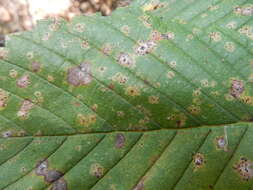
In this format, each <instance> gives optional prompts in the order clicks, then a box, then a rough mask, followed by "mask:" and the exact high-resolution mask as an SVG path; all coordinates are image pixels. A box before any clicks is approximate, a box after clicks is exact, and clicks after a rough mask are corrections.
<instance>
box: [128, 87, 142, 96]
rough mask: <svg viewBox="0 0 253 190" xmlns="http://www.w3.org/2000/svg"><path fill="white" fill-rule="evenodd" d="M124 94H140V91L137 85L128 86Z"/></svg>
mask: <svg viewBox="0 0 253 190" xmlns="http://www.w3.org/2000/svg"><path fill="white" fill-rule="evenodd" d="M126 94H127V95H129V96H140V95H141V92H140V89H139V88H138V87H137V86H128V87H127V88H126Z"/></svg>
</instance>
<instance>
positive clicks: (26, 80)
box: [16, 74, 31, 88]
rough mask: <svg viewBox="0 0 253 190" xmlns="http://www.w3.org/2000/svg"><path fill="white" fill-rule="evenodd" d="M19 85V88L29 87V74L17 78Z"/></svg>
mask: <svg viewBox="0 0 253 190" xmlns="http://www.w3.org/2000/svg"><path fill="white" fill-rule="evenodd" d="M16 84H17V86H18V87H19V88H27V87H28V86H29V85H30V84H31V81H30V76H29V75H27V74H26V75H23V76H22V77H20V78H19V79H17V83H16Z"/></svg>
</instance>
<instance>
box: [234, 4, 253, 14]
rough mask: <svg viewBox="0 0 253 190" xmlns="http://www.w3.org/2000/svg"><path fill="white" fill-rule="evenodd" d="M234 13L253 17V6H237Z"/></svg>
mask: <svg viewBox="0 0 253 190" xmlns="http://www.w3.org/2000/svg"><path fill="white" fill-rule="evenodd" d="M234 13H235V14H237V15H241V16H251V15H253V5H251V4H249V5H246V6H236V7H235V8H234Z"/></svg>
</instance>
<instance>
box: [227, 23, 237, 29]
mask: <svg viewBox="0 0 253 190" xmlns="http://www.w3.org/2000/svg"><path fill="white" fill-rule="evenodd" d="M236 26H237V23H236V22H235V21H231V22H229V23H227V24H226V27H227V28H228V29H235V28H236Z"/></svg>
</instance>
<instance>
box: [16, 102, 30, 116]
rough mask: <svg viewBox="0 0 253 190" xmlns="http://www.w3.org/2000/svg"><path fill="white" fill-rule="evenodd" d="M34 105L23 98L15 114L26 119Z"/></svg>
mask: <svg viewBox="0 0 253 190" xmlns="http://www.w3.org/2000/svg"><path fill="white" fill-rule="evenodd" d="M33 107H34V103H32V102H31V101H30V100H24V101H23V102H22V104H21V107H20V109H19V111H18V112H17V116H18V117H19V118H21V119H27V118H28V116H29V112H30V110H31V109H32V108H33Z"/></svg>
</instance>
